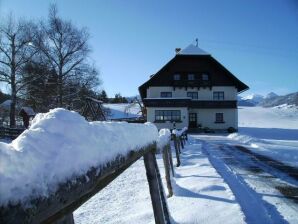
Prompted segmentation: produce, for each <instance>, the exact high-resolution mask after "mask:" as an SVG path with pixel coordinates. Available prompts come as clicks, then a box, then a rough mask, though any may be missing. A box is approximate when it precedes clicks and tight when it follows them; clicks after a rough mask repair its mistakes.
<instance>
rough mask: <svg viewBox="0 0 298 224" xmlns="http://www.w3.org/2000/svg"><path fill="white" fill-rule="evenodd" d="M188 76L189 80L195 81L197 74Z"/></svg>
mask: <svg viewBox="0 0 298 224" xmlns="http://www.w3.org/2000/svg"><path fill="white" fill-rule="evenodd" d="M187 78H188V80H190V81H193V80H195V74H188V76H187Z"/></svg>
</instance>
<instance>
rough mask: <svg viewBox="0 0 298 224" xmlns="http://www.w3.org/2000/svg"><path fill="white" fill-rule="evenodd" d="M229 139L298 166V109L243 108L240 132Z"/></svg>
mask: <svg viewBox="0 0 298 224" xmlns="http://www.w3.org/2000/svg"><path fill="white" fill-rule="evenodd" d="M228 138H229V139H230V140H235V141H237V142H238V143H241V144H244V145H245V146H247V147H249V148H250V149H251V150H253V151H254V152H256V153H259V154H263V155H266V156H270V157H272V158H274V159H277V160H280V161H282V162H284V163H287V164H289V165H292V166H297V167H298V107H297V106H292V105H281V106H278V107H273V108H263V107H241V108H239V132H238V133H235V134H231V135H229V136H228Z"/></svg>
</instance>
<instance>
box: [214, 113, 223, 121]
mask: <svg viewBox="0 0 298 224" xmlns="http://www.w3.org/2000/svg"><path fill="white" fill-rule="evenodd" d="M215 123H224V119H223V113H216V114H215Z"/></svg>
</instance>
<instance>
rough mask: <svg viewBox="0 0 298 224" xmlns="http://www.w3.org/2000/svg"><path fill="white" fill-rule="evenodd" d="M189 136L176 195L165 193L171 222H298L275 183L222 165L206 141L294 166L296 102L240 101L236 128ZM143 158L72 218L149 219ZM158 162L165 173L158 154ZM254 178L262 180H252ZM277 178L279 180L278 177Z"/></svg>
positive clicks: (78, 220) (86, 220)
mask: <svg viewBox="0 0 298 224" xmlns="http://www.w3.org/2000/svg"><path fill="white" fill-rule="evenodd" d="M191 139H192V141H191V142H190V143H189V144H188V145H187V146H186V148H185V149H184V150H183V152H182V155H181V158H182V165H181V167H179V168H176V169H175V170H176V176H175V178H174V179H173V183H174V196H173V197H171V198H169V199H168V205H169V209H170V213H171V216H172V218H173V223H226V222H228V223H245V222H247V223H287V222H289V223H296V221H297V218H296V215H295V214H296V213H297V206H296V205H295V203H294V204H293V202H288V201H287V199H284V197H283V196H282V195H281V193H280V192H278V191H277V190H276V189H275V188H273V187H271V188H270V187H268V186H267V185H266V184H262V183H263V182H262V181H263V180H262V178H257V177H256V178H254V174H247V173H245V172H244V173H243V176H242V175H240V174H239V175H236V172H238V171H239V170H237V169H235V170H232V168H234V167H232V168H231V167H229V166H227V165H225V163H224V162H223V161H222V160H221V157H220V155H219V154H216V153H214V154H209V157H208V156H207V155H206V153H207V154H208V151H207V149H209V150H211V151H212V146H211V145H208V144H205V143H206V142H210V141H211V142H212V141H214V142H220V144H236V145H244V146H245V147H248V148H249V149H251V150H254V151H255V152H257V153H262V154H265V155H267V156H272V157H274V158H276V159H279V160H282V161H283V162H286V163H288V164H291V165H294V166H295V165H297V164H298V162H297V161H298V157H297V155H298V109H297V107H293V106H287V105H283V106H280V107H275V108H261V107H241V108H240V109H239V132H238V133H236V134H231V135H228V134H225V135H216V134H215V135H195V136H193V137H191ZM196 139H197V140H196ZM198 139H199V141H198ZM204 142H205V143H204ZM202 145H203V148H202ZM206 147H207V149H206ZM211 155H218V157H217V158H214V156H211ZM210 161H211V163H210ZM142 162H143V161H141V160H140V161H138V162H137V163H136V164H134V165H133V166H132V167H131V168H129V169H128V170H127V171H126V172H125V175H123V176H120V177H119V178H118V179H117V180H116V181H115V182H114V183H112V184H111V185H110V186H108V187H107V188H106V189H105V190H104V192H99V193H98V194H97V195H96V196H95V197H94V198H92V199H91V200H90V201H89V202H87V203H86V204H85V205H83V206H82V207H81V208H79V209H78V210H77V211H76V212H75V213H74V215H75V221H76V223H99V222H104V223H153V222H154V220H153V214H152V207H151V205H150V198H149V193H148V192H149V189H148V186H147V183H146V178H145V170H144V168H143V163H142ZM158 163H159V166H160V168H161V174H162V175H163V166H162V161H161V159H160V158H159V159H158ZM213 166H214V167H215V168H216V169H217V171H216V170H215V169H214V168H213ZM234 172H235V173H234ZM239 172H240V173H241V172H242V170H240V171H239ZM267 176H269V177H270V175H269V174H268V175H267ZM129 177H133V178H129ZM244 177H245V178H244ZM269 177H268V178H269ZM247 179H249V180H247ZM258 181H259V182H261V184H255V183H259V182H258ZM265 182H266V181H265ZM267 182H268V181H267ZM275 182H276V183H278V184H283V181H282V180H279V179H277V180H276V181H275ZM267 184H268V183H267ZM165 186H166V185H165ZM294 187H295V185H294ZM126 189H129V191H128V193H127V190H126ZM294 189H295V188H294ZM140 192H141V193H140ZM114 195H117V196H118V197H119V198H121V199H119V200H118V199H116V198H115V197H114ZM132 200H133V203H130V202H131V201H132ZM126 202H128V203H126ZM271 203H272V204H271ZM107 204H108V206H107ZM284 205H289V207H287V206H284ZM98 211H103V212H102V213H100V212H98ZM116 214H121V216H117V215H116ZM93 220H95V221H93Z"/></svg>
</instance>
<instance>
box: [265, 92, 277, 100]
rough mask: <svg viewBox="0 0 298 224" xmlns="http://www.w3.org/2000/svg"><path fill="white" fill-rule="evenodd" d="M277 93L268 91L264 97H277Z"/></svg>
mask: <svg viewBox="0 0 298 224" xmlns="http://www.w3.org/2000/svg"><path fill="white" fill-rule="evenodd" d="M277 96H278V95H277V94H276V93H274V92H270V93H268V94H267V95H266V97H265V98H266V99H272V98H274V97H277Z"/></svg>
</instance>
